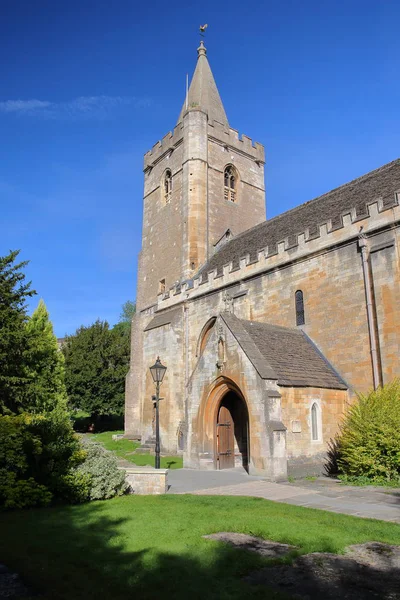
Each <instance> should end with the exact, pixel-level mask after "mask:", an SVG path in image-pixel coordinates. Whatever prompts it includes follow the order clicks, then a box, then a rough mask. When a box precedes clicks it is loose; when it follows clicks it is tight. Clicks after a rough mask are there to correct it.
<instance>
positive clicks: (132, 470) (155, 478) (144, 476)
mask: <svg viewBox="0 0 400 600" xmlns="http://www.w3.org/2000/svg"><path fill="white" fill-rule="evenodd" d="M124 471H125V472H126V476H125V479H126V482H127V484H128V485H129V491H130V493H131V494H139V495H154V494H166V493H167V491H168V469H152V468H150V467H127V468H124Z"/></svg>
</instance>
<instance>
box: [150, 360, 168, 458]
mask: <svg viewBox="0 0 400 600" xmlns="http://www.w3.org/2000/svg"><path fill="white" fill-rule="evenodd" d="M166 370H167V367H165V366H164V365H163V364H162V363H161V360H160V357H159V356H157V360H156V362H155V363H154V365H153V366H152V367H150V373H151V376H152V378H153V381H154V383H155V384H156V457H155V465H154V466H155V468H156V469H159V468H160V419H159V411H158V403H159V400H160V384H161V383H162V380H163V379H164V375H165V372H166Z"/></svg>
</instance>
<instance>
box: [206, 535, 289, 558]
mask: <svg viewBox="0 0 400 600" xmlns="http://www.w3.org/2000/svg"><path fill="white" fill-rule="evenodd" d="M203 537H204V538H206V539H209V540H216V541H217V542H225V543H227V544H230V545H231V546H235V547H236V548H240V549H241V550H250V551H251V552H257V553H258V554H261V555H262V556H264V557H266V558H282V557H283V556H286V554H288V553H289V552H290V551H291V550H294V549H295V547H294V546H289V545H288V544H279V543H278V542H272V541H270V540H263V539H261V538H258V537H255V536H253V535H246V534H244V533H232V532H226V531H221V532H220V533H212V534H211V535H203Z"/></svg>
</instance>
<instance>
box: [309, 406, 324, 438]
mask: <svg viewBox="0 0 400 600" xmlns="http://www.w3.org/2000/svg"><path fill="white" fill-rule="evenodd" d="M321 427H322V423H321V413H320V408H319V406H318V404H317V403H316V402H314V403H313V405H312V407H311V439H312V441H313V442H319V441H321Z"/></svg>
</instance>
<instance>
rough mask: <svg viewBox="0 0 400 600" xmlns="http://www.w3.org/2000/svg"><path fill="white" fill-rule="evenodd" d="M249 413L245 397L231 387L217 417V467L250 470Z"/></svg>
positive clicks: (221, 402)
mask: <svg viewBox="0 0 400 600" xmlns="http://www.w3.org/2000/svg"><path fill="white" fill-rule="evenodd" d="M249 441H250V440H249V414H248V410H247V406H246V402H245V400H244V398H243V397H242V396H241V394H239V393H238V392H236V391H235V390H233V389H229V390H228V391H227V392H226V393H225V394H224V395H223V396H222V398H221V400H220V402H219V405H218V407H217V410H216V419H215V463H216V464H215V467H216V468H217V469H233V468H234V467H241V468H244V469H245V470H246V471H247V472H248V470H249V448H250V444H249Z"/></svg>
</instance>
